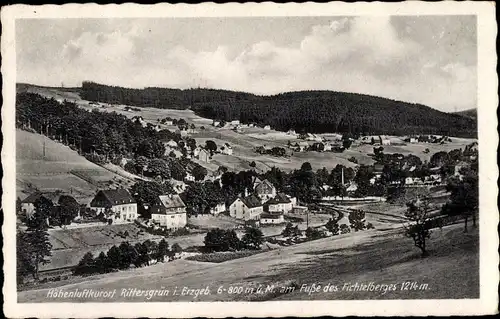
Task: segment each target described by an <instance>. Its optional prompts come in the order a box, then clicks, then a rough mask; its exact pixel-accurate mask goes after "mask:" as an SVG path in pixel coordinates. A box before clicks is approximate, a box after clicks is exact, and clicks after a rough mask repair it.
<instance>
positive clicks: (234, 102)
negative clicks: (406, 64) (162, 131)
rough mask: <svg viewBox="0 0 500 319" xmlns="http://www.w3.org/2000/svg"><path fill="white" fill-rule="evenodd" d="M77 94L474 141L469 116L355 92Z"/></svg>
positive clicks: (276, 123) (294, 125)
mask: <svg viewBox="0 0 500 319" xmlns="http://www.w3.org/2000/svg"><path fill="white" fill-rule="evenodd" d="M80 94H81V97H82V98H83V99H86V100H91V101H99V102H107V103H116V104H128V105H134V106H139V107H156V108H173V109H185V108H192V109H193V110H194V111H195V112H196V113H197V114H198V115H200V116H203V117H207V118H212V119H221V120H226V121H228V120H240V121H241V122H243V123H250V122H253V123H256V124H259V125H271V126H272V127H273V128H274V129H277V130H282V131H287V130H289V129H295V130H296V131H307V132H310V133H328V132H340V133H346V132H350V133H361V134H391V135H406V134H439V135H448V136H459V137H476V136H477V125H476V121H475V120H474V119H472V118H470V117H465V116H461V115H458V114H453V113H444V112H440V111H438V110H435V109H432V108H430V107H428V106H425V105H420V104H411V103H406V102H400V101H394V100H390V99H386V98H381V97H375V96H369V95H362V94H354V93H343V92H333V91H300V92H289V93H282V94H277V95H272V96H258V95H255V94H250V93H244V92H234V91H227V90H215V89H188V90H180V89H167V88H145V89H129V88H122V87H116V86H107V85H101V84H97V83H92V82H84V83H83V85H82V88H81V92H80Z"/></svg>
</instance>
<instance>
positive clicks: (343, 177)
mask: <svg viewBox="0 0 500 319" xmlns="http://www.w3.org/2000/svg"><path fill="white" fill-rule="evenodd" d="M342 186H344V168H343V167H342Z"/></svg>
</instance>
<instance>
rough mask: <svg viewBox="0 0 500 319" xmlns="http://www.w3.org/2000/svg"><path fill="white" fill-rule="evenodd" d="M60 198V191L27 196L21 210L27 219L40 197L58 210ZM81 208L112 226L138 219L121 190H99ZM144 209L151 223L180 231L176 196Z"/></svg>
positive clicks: (181, 207)
mask: <svg viewBox="0 0 500 319" xmlns="http://www.w3.org/2000/svg"><path fill="white" fill-rule="evenodd" d="M62 195H64V194H63V193H62V192H37V193H34V194H31V195H30V196H28V197H27V198H25V199H24V200H22V201H21V210H22V212H24V213H25V214H26V216H27V217H28V218H30V217H31V216H32V215H33V213H34V210H35V202H36V201H37V200H38V199H40V198H41V197H44V198H45V199H47V200H49V201H51V202H52V204H53V209H58V208H59V207H60V205H59V198H60V196H62ZM85 206H86V208H88V209H90V210H92V211H94V212H95V214H96V216H99V215H101V216H103V217H104V219H105V220H107V221H111V222H112V223H113V224H117V223H118V224H120V223H130V222H133V221H134V220H136V219H137V218H138V217H139V215H138V207H137V201H136V200H135V199H134V197H133V196H132V195H131V194H130V193H129V192H128V191H127V190H126V189H123V188H122V189H106V190H99V191H98V192H97V193H96V195H95V196H94V198H93V199H92V200H91V201H90V203H88V204H87V205H85ZM147 207H148V208H149V209H150V212H151V219H150V222H151V223H152V224H155V225H158V226H161V227H165V228H167V229H172V230H175V229H179V228H183V227H185V226H186V224H187V214H186V205H185V204H184V202H183V201H182V199H181V198H180V196H179V195H178V194H169V195H160V196H158V198H157V200H156V202H155V203H154V204H152V205H150V206H149V205H148V206H147ZM79 217H80V216H78V217H77V218H79Z"/></svg>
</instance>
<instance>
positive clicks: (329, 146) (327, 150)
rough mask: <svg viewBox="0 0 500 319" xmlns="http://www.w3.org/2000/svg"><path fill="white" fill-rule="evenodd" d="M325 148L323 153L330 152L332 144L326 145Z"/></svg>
mask: <svg viewBox="0 0 500 319" xmlns="http://www.w3.org/2000/svg"><path fill="white" fill-rule="evenodd" d="M323 146H324V148H323V151H325V152H330V151H331V150H332V144H330V143H324V144H323Z"/></svg>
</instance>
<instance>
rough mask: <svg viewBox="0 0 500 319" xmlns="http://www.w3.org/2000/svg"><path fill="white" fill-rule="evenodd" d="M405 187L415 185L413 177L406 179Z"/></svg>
mask: <svg viewBox="0 0 500 319" xmlns="http://www.w3.org/2000/svg"><path fill="white" fill-rule="evenodd" d="M405 185H413V177H407V178H405Z"/></svg>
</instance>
